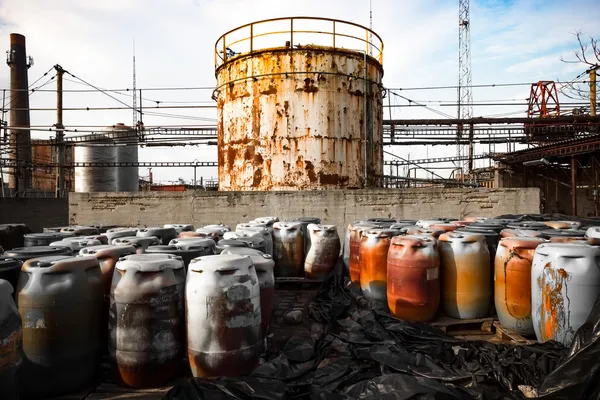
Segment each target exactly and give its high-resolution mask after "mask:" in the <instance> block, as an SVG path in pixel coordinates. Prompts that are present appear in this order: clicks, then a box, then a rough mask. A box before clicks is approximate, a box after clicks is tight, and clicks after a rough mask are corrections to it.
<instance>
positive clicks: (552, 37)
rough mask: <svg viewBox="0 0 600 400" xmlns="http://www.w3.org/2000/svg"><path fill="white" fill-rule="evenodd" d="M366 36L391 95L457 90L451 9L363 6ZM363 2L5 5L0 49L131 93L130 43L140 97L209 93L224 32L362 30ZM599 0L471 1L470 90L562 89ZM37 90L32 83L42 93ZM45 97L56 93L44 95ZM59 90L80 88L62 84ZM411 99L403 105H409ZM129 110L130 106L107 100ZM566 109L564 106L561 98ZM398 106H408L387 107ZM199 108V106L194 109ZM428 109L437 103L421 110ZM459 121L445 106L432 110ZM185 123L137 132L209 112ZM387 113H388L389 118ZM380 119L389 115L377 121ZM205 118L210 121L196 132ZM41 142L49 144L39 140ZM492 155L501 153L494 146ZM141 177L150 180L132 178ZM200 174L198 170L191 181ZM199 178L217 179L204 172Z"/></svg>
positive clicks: (173, 153) (42, 68)
mask: <svg viewBox="0 0 600 400" xmlns="http://www.w3.org/2000/svg"><path fill="white" fill-rule="evenodd" d="M372 3H373V28H374V30H375V31H376V32H377V33H378V34H379V35H380V36H381V37H382V38H383V41H384V43H385V56H384V70H385V76H384V85H385V86H387V87H392V88H402V87H423V86H437V85H455V84H456V82H457V76H458V2H457V1H445V0H444V1H431V0H421V1H408V0H395V1H394V0H372ZM368 11H369V1H368V0H360V1H357V0H346V1H337V0H335V1H334V0H327V1H325V0H304V1H287V0H254V1H248V0H170V1H165V0H163V1H160V0H103V1H91V0H88V1H80V0H52V1H44V0H3V1H2V2H0V38H3V39H2V40H4V43H5V48H8V44H9V42H8V35H9V33H11V32H18V33H22V34H24V35H25V36H26V37H27V46H28V53H29V54H30V55H31V56H33V57H34V59H35V65H34V66H33V67H32V68H31V69H30V72H29V81H30V83H31V82H33V81H34V80H36V79H37V78H39V77H40V76H41V75H42V74H43V73H44V72H46V71H47V70H48V69H49V68H50V67H51V66H52V65H54V64H56V63H58V64H61V65H62V66H63V67H64V68H65V69H66V70H68V71H70V72H72V73H73V74H74V75H76V76H79V77H81V78H83V79H84V80H86V81H88V82H90V83H93V84H94V85H96V86H99V87H103V88H127V87H131V80H132V67H131V56H132V42H133V39H134V38H135V42H136V59H137V83H138V87H141V88H147V87H190V86H207V87H210V86H213V85H214V84H215V78H214V65H213V46H214V43H215V41H216V39H217V38H218V37H219V36H220V35H221V34H223V33H224V32H226V31H228V30H230V29H232V28H235V27H236V26H239V25H243V24H245V23H248V22H252V21H256V20H261V19H266V18H275V17H287V16H292V15H306V16H318V17H329V18H337V19H342V20H348V21H352V22H356V23H360V24H363V25H367V26H368V24H369V17H368ZM599 20H600V8H599V7H598V4H597V0H596V1H592V0H581V1H579V0H571V1H568V2H566V1H558V0H555V1H538V0H525V1H516V0H515V1H502V0H498V1H495V0H486V1H473V0H472V1H471V57H472V72H473V83H474V84H487V83H507V82H534V81H538V80H541V79H544V80H552V79H561V80H570V79H573V78H574V77H575V76H577V75H578V74H579V73H581V72H582V71H583V70H584V68H583V67H581V66H578V65H573V64H565V63H563V62H561V61H560V58H561V56H562V57H565V58H573V52H574V51H575V50H576V49H577V43H576V41H575V37H574V36H573V33H575V32H576V31H582V32H584V33H585V34H586V35H587V36H595V37H600V25H599V24H598V21H599ZM8 82H9V70H8V67H4V73H2V74H0V88H8V84H9V83H8ZM42 82H45V80H42V81H40V83H42ZM49 87H50V88H53V87H54V86H53V85H50V86H49ZM65 88H66V89H76V88H82V86H81V85H78V84H76V83H73V82H70V81H66V82H65ZM408 93H410V96H409V94H408ZM210 94H211V91H210V90H204V91H202V90H198V91H182V92H152V93H150V92H148V93H145V94H144V97H147V98H150V99H154V100H160V101H162V102H175V101H177V102H196V103H198V102H206V104H212V103H211V99H210ZM403 94H404V95H405V96H407V97H410V98H412V99H414V100H416V101H446V102H453V101H455V99H456V90H455V89H452V90H421V91H410V92H408V91H407V92H404V93H403ZM528 94H529V88H528V87H504V88H485V89H474V93H473V95H474V100H475V101H481V100H506V99H525V98H527V97H528ZM116 97H118V98H120V99H122V100H123V101H126V102H130V101H131V99H130V98H129V97H127V96H116ZM563 100H564V101H568V99H565V98H563ZM64 101H65V106H66V107H68V106H83V105H86V106H119V103H117V102H115V101H114V100H111V99H110V98H108V97H106V96H104V95H102V94H90V93H86V94H81V93H78V94H75V93H68V94H65V99H64ZM394 101H395V102H396V104H406V102H403V101H400V99H394ZM202 104H204V103H202ZM427 104H430V105H432V106H434V105H435V103H427ZM54 105H55V99H54V94H53V93H42V92H39V93H35V94H33V95H32V96H31V106H32V107H54ZM437 109H438V110H440V111H442V112H445V113H447V114H451V115H454V114H456V109H455V108H454V107H437ZM169 112H170V113H177V114H180V115H186V116H191V117H193V118H190V119H173V118H164V117H159V116H146V117H145V118H144V122H145V123H146V125H164V124H203V123H210V119H214V118H215V117H216V112H215V111H214V110H210V109H209V110H189V109H188V110H170V111H169ZM508 112H515V114H514V115H524V112H525V107H523V106H519V107H501V108H494V107H475V109H474V115H475V116H481V115H492V114H500V113H508ZM386 113H387V111H386ZM393 116H394V117H397V118H412V117H436V114H433V113H432V112H431V111H428V110H425V109H422V108H418V107H411V108H406V107H404V108H396V109H394V111H393ZM386 117H387V115H386ZM54 118H55V115H54V113H53V112H45V111H37V112H36V111H33V112H32V114H31V120H32V124H33V125H52V124H53V123H54ZM202 119H208V120H209V121H207V122H205V121H204V120H202ZM131 120H132V113H131V112H130V111H114V112H111V111H95V112H92V111H90V112H76V111H73V112H65V116H64V122H65V125H66V126H67V127H69V126H76V125H112V124H114V123H116V122H125V123H130V122H131ZM37 136H39V137H44V136H45V137H47V136H48V135H47V134H41V135H37ZM496 150H497V151H502V148H500V147H497V148H496ZM393 151H394V152H395V153H396V154H398V155H400V156H403V157H406V156H407V155H408V154H410V157H411V158H423V157H425V156H429V157H438V156H446V155H454V154H455V152H456V150H455V149H454V148H453V147H440V146H436V147H430V148H425V147H423V146H421V147H412V148H406V147H397V148H395V149H394V150H393ZM194 159H197V160H200V161H204V160H206V161H209V160H210V161H212V160H216V148H215V147H208V148H207V147H192V148H183V149H182V148H177V149H165V150H163V149H161V150H157V149H152V150H148V149H142V150H141V152H140V160H142V161H192V160H194ZM140 173H141V175H145V174H147V171H145V170H141V171H140ZM153 173H154V177H155V179H158V180H161V181H165V180H175V179H177V178H178V177H183V178H185V179H190V178H191V177H192V171H191V170H178V169H172V168H169V169H167V168H163V169H154V171H153ZM199 174H200V171H199ZM202 175H204V176H205V177H210V176H216V170H203V171H202Z"/></svg>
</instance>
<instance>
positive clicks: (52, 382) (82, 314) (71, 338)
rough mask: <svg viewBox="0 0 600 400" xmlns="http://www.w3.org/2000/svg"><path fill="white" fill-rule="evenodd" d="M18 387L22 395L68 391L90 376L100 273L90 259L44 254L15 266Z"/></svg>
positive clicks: (95, 353) (100, 290)
mask: <svg viewBox="0 0 600 400" xmlns="http://www.w3.org/2000/svg"><path fill="white" fill-rule="evenodd" d="M17 292H18V295H17V299H18V300H17V306H18V308H19V313H20V314H21V318H22V320H23V366H22V368H21V371H20V381H21V388H22V390H23V391H25V394H26V395H27V396H36V397H39V396H50V395H58V394H63V393H68V392H70V391H73V390H76V389H78V388H81V387H83V386H85V385H86V384H88V383H89V382H90V381H91V380H92V379H93V378H94V375H95V372H96V362H97V359H98V355H99V345H100V331H101V327H100V321H101V313H102V299H103V293H104V291H103V286H102V273H101V271H100V267H99V265H98V260H96V258H95V257H91V256H90V257H70V256H50V257H42V258H36V259H33V260H29V261H27V262H26V263H25V264H23V268H22V269H21V276H20V277H19V283H18V288H17Z"/></svg>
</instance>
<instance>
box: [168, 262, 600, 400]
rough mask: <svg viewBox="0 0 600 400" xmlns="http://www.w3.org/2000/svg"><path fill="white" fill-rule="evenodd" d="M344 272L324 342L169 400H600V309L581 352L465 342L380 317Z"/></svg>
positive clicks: (318, 310)
mask: <svg viewBox="0 0 600 400" xmlns="http://www.w3.org/2000/svg"><path fill="white" fill-rule="evenodd" d="M337 270H338V273H336V274H332V275H330V276H329V277H328V279H327V281H326V282H325V283H324V284H323V286H322V288H321V290H320V293H319V295H318V297H317V300H316V302H315V303H314V304H312V305H311V309H310V314H311V315H310V317H311V319H312V320H313V321H316V322H317V323H320V324H321V325H322V327H323V334H322V335H321V337H320V338H319V339H318V340H316V341H313V340H311V339H310V338H299V337H292V338H291V339H290V340H289V341H288V342H287V344H286V346H285V348H284V350H283V351H282V352H281V354H279V355H277V356H276V357H275V358H272V359H270V360H267V361H266V362H265V363H263V364H262V365H260V366H259V367H257V368H256V369H255V370H254V371H253V372H252V373H251V374H250V375H249V376H242V377H236V378H217V379H200V378H190V379H189V380H187V381H184V382H183V383H180V384H178V385H177V386H175V387H173V388H172V389H171V390H170V391H169V392H168V393H167V394H166V395H165V397H164V399H172V400H201V399H202V400H204V399H207V400H208V399H211V400H220V399H239V400H246V399H264V400H271V399H273V400H280V399H319V400H320V399H323V400H324V399H333V400H338V399H339V400H351V399H357V400H358V399H361V400H368V399H378V400H387V399H394V400H404V399H407V400H408V399H444V400H450V399H481V400H488V399H490V400H491V399H493V400H495V399H521V398H523V397H524V396H523V394H522V391H521V390H520V386H521V385H524V386H521V388H524V387H529V389H530V390H529V391H528V392H530V393H536V391H539V396H541V398H542V399H544V400H550V399H553V400H554V399H565V400H566V399H571V400H574V399H599V398H600V300H599V301H597V302H596V305H595V307H594V310H593V312H592V314H591V315H590V317H589V319H588V322H586V324H584V325H583V326H582V327H581V329H580V330H579V331H578V332H577V334H576V338H575V340H574V342H573V345H572V346H571V349H566V348H564V347H563V346H561V345H559V344H557V343H555V342H547V343H544V344H536V345H532V346H513V345H505V344H492V343H489V342H485V341H464V340H460V339H456V338H453V337H450V336H447V335H446V334H444V333H442V332H441V331H440V330H438V329H436V328H433V327H431V326H430V325H428V324H424V323H409V322H406V321H402V320H398V319H395V318H393V317H391V316H390V315H389V314H387V312H386V310H384V309H383V308H385V307H383V308H382V309H381V310H378V309H373V305H370V304H368V303H367V302H366V301H365V300H364V298H362V297H361V296H360V290H359V289H358V288H357V287H354V286H350V287H346V286H345V284H344V280H343V279H342V277H341V274H340V273H339V271H340V270H341V268H339V266H338V268H337ZM375 308H377V307H375ZM275 334H276V333H275Z"/></svg>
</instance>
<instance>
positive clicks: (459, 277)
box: [438, 232, 492, 319]
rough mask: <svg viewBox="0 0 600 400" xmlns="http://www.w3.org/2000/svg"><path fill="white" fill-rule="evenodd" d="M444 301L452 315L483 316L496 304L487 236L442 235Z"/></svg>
mask: <svg viewBox="0 0 600 400" xmlns="http://www.w3.org/2000/svg"><path fill="white" fill-rule="evenodd" d="M438 243H439V251H440V267H441V276H442V288H441V301H442V308H443V310H444V312H445V313H446V315H448V316H449V317H452V318H459V319H471V318H483V317H485V316H487V314H488V313H489V312H490V309H491V304H492V269H491V268H490V252H489V250H488V246H487V244H486V242H485V236H483V235H482V234H478V233H470V232H461V233H456V232H453V233H444V234H443V235H441V236H440V238H439V241H438Z"/></svg>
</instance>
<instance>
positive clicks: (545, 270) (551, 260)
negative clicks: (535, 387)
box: [531, 243, 600, 347]
mask: <svg viewBox="0 0 600 400" xmlns="http://www.w3.org/2000/svg"><path fill="white" fill-rule="evenodd" d="M598 295H600V247H598V246H591V245H589V244H575V243H544V244H541V245H539V246H538V247H537V249H536V250H535V255H534V257H533V265H532V268H531V313H532V320H533V329H534V331H535V336H536V337H537V339H538V341H540V342H545V341H548V340H555V341H557V342H560V343H562V344H564V345H565V346H567V347H568V346H570V344H571V342H572V341H573V337H574V336H575V332H576V331H577V329H579V327H580V326H581V325H582V324H583V323H584V322H585V321H586V319H587V318H588V316H589V314H590V312H591V311H592V307H593V306H594V303H595V301H596V299H597V298H598Z"/></svg>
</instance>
